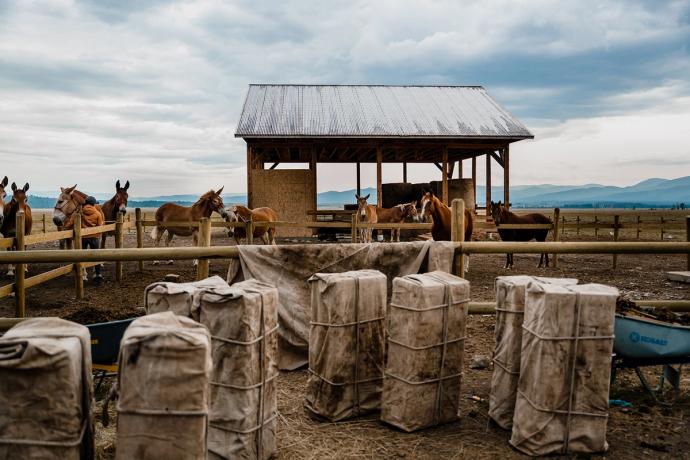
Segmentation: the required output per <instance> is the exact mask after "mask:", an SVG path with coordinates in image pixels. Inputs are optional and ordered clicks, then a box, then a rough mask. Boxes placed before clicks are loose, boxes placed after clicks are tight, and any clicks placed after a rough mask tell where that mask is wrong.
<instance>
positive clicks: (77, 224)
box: [72, 213, 84, 300]
mask: <svg viewBox="0 0 690 460" xmlns="http://www.w3.org/2000/svg"><path fill="white" fill-rule="evenodd" d="M72 231H73V235H72V248H73V249H81V213H77V214H75V216H74V228H73V229H72ZM81 267H82V266H81V264H80V263H79V262H76V263H75V264H74V291H75V293H76V297H77V300H79V299H83V298H84V279H83V278H82V276H81V272H82V268H81Z"/></svg>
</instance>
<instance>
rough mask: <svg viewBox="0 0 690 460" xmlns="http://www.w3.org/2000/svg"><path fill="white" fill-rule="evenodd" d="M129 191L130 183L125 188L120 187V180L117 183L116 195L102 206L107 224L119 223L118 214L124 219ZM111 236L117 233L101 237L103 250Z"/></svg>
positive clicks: (105, 234) (104, 234) (109, 233)
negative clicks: (106, 240)
mask: <svg viewBox="0 0 690 460" xmlns="http://www.w3.org/2000/svg"><path fill="white" fill-rule="evenodd" d="M128 189H129V181H127V182H126V183H125V186H124V187H120V181H119V180H118V181H117V182H115V195H114V196H113V197H112V198H111V199H109V200H108V201H106V202H105V203H103V204H102V205H101V211H103V216H104V217H105V222H106V223H107V224H109V223H112V222H115V221H117V215H118V214H122V216H123V217H124V215H125V213H126V212H127V200H128V199H129V194H128V193H127V190H128ZM110 235H113V236H114V235H115V232H108V233H103V234H102V235H101V248H104V247H105V239H106V237H107V236H110Z"/></svg>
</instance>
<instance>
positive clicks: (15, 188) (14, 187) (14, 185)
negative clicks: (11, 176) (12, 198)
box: [12, 182, 17, 192]
mask: <svg viewBox="0 0 690 460" xmlns="http://www.w3.org/2000/svg"><path fill="white" fill-rule="evenodd" d="M12 191H13V192H16V191H17V184H15V183H14V182H12Z"/></svg>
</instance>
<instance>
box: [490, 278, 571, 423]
mask: <svg viewBox="0 0 690 460" xmlns="http://www.w3.org/2000/svg"><path fill="white" fill-rule="evenodd" d="M532 282H535V283H547V284H548V283H550V284H559V285H564V286H568V285H575V284H577V280H576V279H574V278H544V277H537V276H525V275H517V276H499V277H497V278H496V344H495V347H494V356H493V362H494V371H493V375H492V377H491V393H490V396H489V417H491V419H493V420H494V421H495V422H496V423H497V424H498V426H500V427H501V428H504V429H506V430H508V429H510V428H511V427H512V426H513V412H514V410H515V395H516V394H517V386H518V378H519V377H520V353H521V349H522V319H523V313H524V310H525V292H526V290H527V285H528V284H529V283H532Z"/></svg>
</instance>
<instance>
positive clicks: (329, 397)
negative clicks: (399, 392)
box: [305, 270, 387, 421]
mask: <svg viewBox="0 0 690 460" xmlns="http://www.w3.org/2000/svg"><path fill="white" fill-rule="evenodd" d="M309 282H310V286H311V332H310V334H309V380H308V382H307V394H306V400H305V407H306V408H307V409H309V410H310V411H311V412H313V413H314V414H317V415H319V416H322V417H325V418H327V419H329V420H332V421H338V420H344V419H347V418H351V417H357V416H358V415H362V414H366V413H368V412H372V411H376V410H379V409H380V407H381V387H382V384H383V360H384V324H383V321H384V317H385V311H386V286H387V278H386V276H385V275H384V274H383V273H381V272H379V271H377V270H358V271H349V272H343V273H318V274H316V275H314V276H313V277H312V278H310V280H309Z"/></svg>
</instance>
